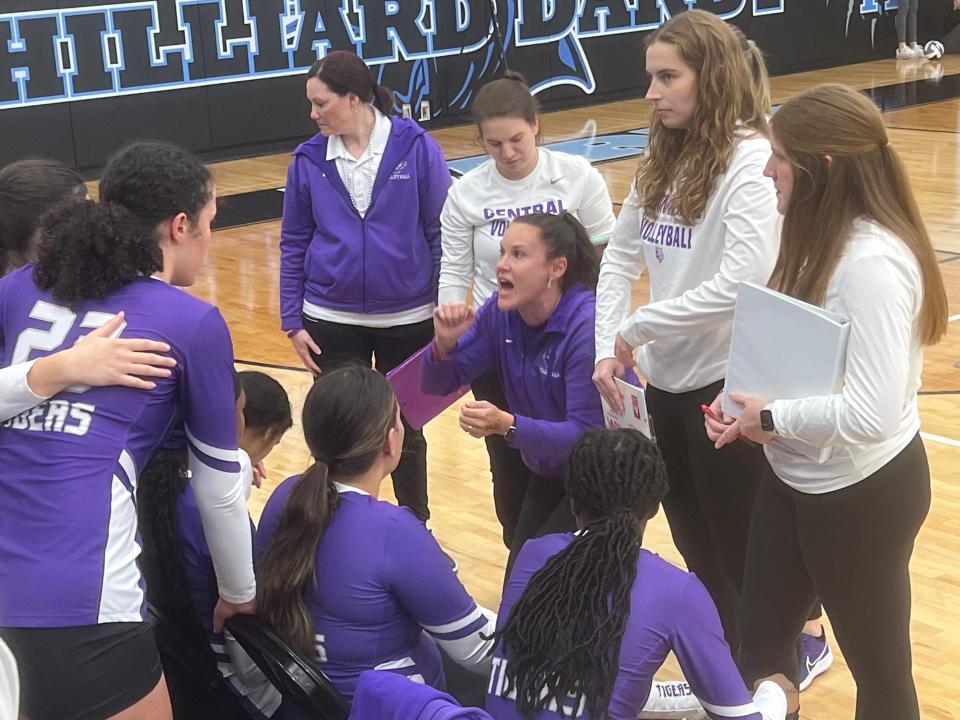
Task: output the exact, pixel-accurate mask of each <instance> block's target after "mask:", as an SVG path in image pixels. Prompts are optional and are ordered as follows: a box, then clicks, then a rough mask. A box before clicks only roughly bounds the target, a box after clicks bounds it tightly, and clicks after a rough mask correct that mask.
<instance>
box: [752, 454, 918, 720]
mask: <svg viewBox="0 0 960 720" xmlns="http://www.w3.org/2000/svg"><path fill="white" fill-rule="evenodd" d="M929 509H930V471H929V468H928V467H927V456H926V452H925V451H924V448H923V443H922V442H921V440H920V437H919V436H917V437H915V438H914V439H913V440H912V441H911V442H910V444H909V445H907V447H906V448H904V449H903V451H901V452H900V454H899V455H897V456H896V457H895V458H893V460H891V461H890V462H888V463H887V464H886V465H885V466H883V467H882V468H881V469H880V470H878V471H877V472H875V473H873V475H870V476H869V477H867V478H865V479H864V480H861V481H860V482H858V483H856V484H855V485H852V486H850V487H847V488H844V489H842V490H837V491H835V492H831V493H824V494H822V495H810V494H806V493H801V492H797V491H796V490H794V489H793V488H791V487H789V486H788V485H786V484H785V483H783V482H782V481H781V480H780V479H779V478H778V477H777V476H776V475H775V474H774V472H773V470H772V469H771V468H770V466H769V465H767V466H766V468H765V470H764V474H763V477H762V479H761V482H760V488H759V491H758V494H757V505H756V512H755V514H754V519H753V524H752V525H751V527H750V538H749V541H748V545H747V565H746V572H745V576H744V584H743V597H742V601H741V605H740V631H741V639H742V643H743V644H742V648H741V653H740V669H741V671H742V672H743V675H744V679H745V680H746V681H747V685H748V687H749V686H752V684H753V681H754V680H756V679H757V678H760V677H763V676H765V675H770V674H772V673H775V672H782V673H784V674H785V675H786V676H787V677H789V678H792V679H793V681H794V682H795V683H796V682H797V679H798V676H799V668H798V666H797V662H798V658H797V654H796V650H795V646H796V641H797V638H798V637H799V635H800V630H801V628H802V627H803V623H804V620H806V618H807V614H808V612H809V610H810V606H811V605H812V604H813V602H814V599H815V598H816V596H817V595H818V594H819V596H820V600H821V602H822V603H823V607H824V609H825V610H826V611H827V615H829V617H830V621H831V622H832V624H833V630H834V632H835V633H836V637H837V641H838V643H839V644H840V649H841V650H842V651H843V656H844V658H845V659H846V661H847V664H848V665H849V666H850V672H851V673H852V674H853V679H854V681H855V682H856V684H857V714H856V718H857V720H919V717H920V710H919V708H918V703H917V691H916V688H915V687H914V683H913V676H912V674H911V655H910V568H909V565H910V555H911V554H912V552H913V544H914V540H915V539H916V537H917V533H918V532H919V530H920V526H921V525H922V524H923V521H924V518H926V516H927V511H928V510H929Z"/></svg>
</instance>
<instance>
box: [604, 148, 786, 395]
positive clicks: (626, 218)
mask: <svg viewBox="0 0 960 720" xmlns="http://www.w3.org/2000/svg"><path fill="white" fill-rule="evenodd" d="M769 157H770V142H769V141H768V140H767V139H766V138H764V137H762V136H760V135H757V134H754V133H751V134H749V135H747V134H746V133H744V135H743V137H742V138H741V139H740V140H739V141H738V142H737V145H736V147H735V149H734V153H733V157H732V158H731V160H730V165H729V167H728V168H727V171H726V172H725V173H724V174H723V175H721V176H720V177H719V178H718V179H717V181H716V185H715V190H714V192H713V194H712V195H711V196H710V199H709V200H708V201H707V205H706V208H705V209H704V213H703V216H702V217H701V218H700V219H699V220H698V221H697V222H696V223H695V224H694V225H688V224H686V223H685V222H684V221H683V220H681V219H680V218H679V217H677V216H675V215H673V214H671V212H670V198H669V197H668V198H667V200H666V201H665V202H664V203H663V205H662V206H661V210H660V214H659V215H658V216H657V218H655V219H649V218H646V217H645V216H644V212H643V208H642V207H641V205H640V200H639V197H638V195H637V193H636V189H634V190H633V191H631V193H630V195H629V196H628V197H627V199H626V201H625V202H624V204H623V208H622V209H621V210H620V216H619V218H617V225H616V229H615V230H614V233H613V237H612V238H611V239H610V244H609V245H607V249H606V251H605V252H604V255H603V261H602V263H601V265H600V282H599V285H598V287H597V331H596V359H597V361H600V360H602V359H604V358H611V357H614V351H613V348H614V340H615V338H616V335H617V333H618V332H619V333H620V334H621V335H622V336H623V338H624V339H625V340H626V341H627V342H629V343H630V344H631V345H633V346H634V347H636V348H637V355H636V359H637V366H638V367H639V368H640V371H641V373H642V374H643V375H644V376H645V377H646V378H647V380H649V382H650V383H652V384H653V385H654V386H655V387H657V388H660V389H661V390H666V391H668V392H673V393H680V392H686V391H689V390H696V389H698V388H702V387H705V386H706V385H709V384H710V383H713V382H716V381H717V380H719V379H721V378H722V377H723V376H724V375H725V373H726V365H727V355H728V354H729V350H730V334H731V331H732V325H733V323H732V321H733V309H734V304H735V302H736V297H737V286H738V285H739V283H740V282H741V281H743V280H750V281H753V282H757V283H761V284H766V283H767V281H768V280H769V278H770V273H771V272H772V271H773V266H774V264H775V263H776V260H777V253H778V251H779V247H780V233H779V219H778V218H779V216H778V214H777V199H776V191H775V190H774V187H773V182H772V181H771V180H770V179H769V178H765V177H764V176H763V168H764V166H765V165H766V163H767V160H768V159H769ZM644 268H647V270H648V272H649V274H650V301H649V303H648V304H647V305H643V306H641V307H639V308H637V309H636V310H634V311H633V312H631V308H630V292H631V289H632V287H633V283H634V282H636V281H637V280H638V279H639V277H640V274H641V273H642V272H643V269H644Z"/></svg>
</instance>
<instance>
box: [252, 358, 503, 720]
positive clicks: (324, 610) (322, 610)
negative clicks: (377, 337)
mask: <svg viewBox="0 0 960 720" xmlns="http://www.w3.org/2000/svg"><path fill="white" fill-rule="evenodd" d="M303 431H304V437H305V438H306V441H307V446H308V447H309V448H310V452H311V453H312V455H313V457H314V460H315V462H314V464H313V465H311V466H310V468H309V469H308V470H307V471H306V472H305V473H304V474H303V475H299V476H294V477H291V478H288V479H286V480H284V481H283V483H281V484H280V486H279V487H277V489H276V491H274V493H273V495H271V497H270V499H269V500H268V501H267V504H266V507H265V508H264V510H263V515H262V516H261V518H260V526H259V528H258V530H257V538H256V544H255V549H256V555H257V575H258V578H259V597H258V606H259V612H260V613H261V614H262V615H263V616H264V617H266V618H267V619H268V620H269V621H270V622H271V623H273V624H274V625H275V626H276V627H277V628H279V629H280V630H281V631H282V632H283V633H284V634H285V635H286V637H287V639H288V640H289V641H290V642H291V643H292V644H293V645H294V646H295V647H296V648H297V649H298V650H300V651H301V652H303V653H304V654H306V655H307V656H309V657H316V658H317V662H318V664H319V666H320V668H321V669H322V670H323V671H324V672H325V673H326V674H327V676H328V677H329V678H330V680H331V682H333V684H334V685H335V686H336V687H337V689H338V690H340V692H342V693H343V694H344V695H346V696H347V697H351V696H352V695H353V691H354V687H355V685H356V682H357V678H358V677H359V676H360V673H362V672H363V671H364V670H372V669H379V670H391V671H393V672H396V673H399V674H401V675H406V676H408V677H411V678H413V679H416V680H417V681H418V682H423V683H426V684H428V685H431V686H433V687H436V688H439V689H441V690H442V689H444V686H445V674H444V668H443V661H442V657H441V650H442V651H443V652H444V653H446V655H447V656H448V657H449V658H450V659H451V660H452V661H454V662H455V663H456V664H457V665H459V666H460V667H462V668H465V669H467V670H469V671H472V673H473V675H474V677H475V680H476V682H474V683H473V684H474V686H475V687H476V688H478V689H479V688H482V686H483V684H484V677H485V676H486V675H487V674H489V671H490V659H489V657H488V655H489V650H490V648H491V643H490V641H488V640H485V639H484V638H485V637H486V636H489V635H490V634H491V633H492V632H493V627H494V622H495V617H494V615H493V613H491V612H490V611H488V610H485V609H484V608H482V607H480V606H478V605H477V604H476V603H475V602H474V601H473V598H471V597H470V595H469V593H467V591H466V590H465V589H464V587H463V585H462V584H461V583H460V581H459V580H458V579H457V576H456V574H455V573H454V572H453V570H452V569H451V568H450V565H449V563H448V561H447V559H446V557H445V556H444V554H443V551H442V550H441V549H440V546H439V545H438V544H437V541H436V539H435V538H434V537H433V535H432V534H430V532H429V531H428V530H427V529H426V527H424V525H423V523H422V522H420V521H419V520H417V518H416V516H415V515H414V514H413V513H412V512H411V511H410V510H408V509H407V508H405V507H397V506H396V505H393V504H391V503H387V502H383V501H380V500H379V499H378V498H379V495H380V486H381V484H382V483H383V479H384V478H385V477H386V476H387V475H388V474H389V473H390V472H391V471H392V470H393V468H395V467H396V465H397V462H398V461H399V459H400V452H401V448H402V446H403V432H404V430H403V424H402V423H401V422H400V414H399V407H398V405H397V400H396V398H395V397H394V395H393V390H392V389H391V387H390V383H389V382H388V381H387V379H386V378H385V377H384V376H383V375H380V374H379V373H377V372H376V371H374V370H372V369H369V368H365V367H359V366H348V367H344V368H341V369H338V370H333V371H329V372H325V373H323V374H322V375H320V377H319V379H318V380H317V381H316V382H315V383H314V385H313V387H312V388H311V390H310V392H309V394H308V395H307V399H306V402H305V403H304V408H303ZM467 689H468V688H464V690H467ZM450 691H451V692H452V693H454V694H457V691H456V690H455V689H454V688H450ZM284 707H285V706H284ZM285 717H286V716H285Z"/></svg>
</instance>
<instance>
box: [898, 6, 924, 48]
mask: <svg viewBox="0 0 960 720" xmlns="http://www.w3.org/2000/svg"><path fill="white" fill-rule="evenodd" d="M919 7H920V0H900V6H899V7H898V8H897V19H896V26H897V42H898V43H908V44H909V43H915V42H916V41H917V9H918V8H919Z"/></svg>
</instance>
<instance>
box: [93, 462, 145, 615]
mask: <svg viewBox="0 0 960 720" xmlns="http://www.w3.org/2000/svg"><path fill="white" fill-rule="evenodd" d="M110 491H111V492H110V495H111V497H110V524H109V526H108V528H107V546H106V548H105V549H104V553H103V584H102V586H101V588H100V611H99V614H98V616H97V622H98V623H108V622H142V621H143V616H142V615H141V614H140V611H141V607H142V606H143V600H144V598H143V590H142V589H141V587H140V569H139V568H138V567H137V556H138V555H139V554H140V546H139V545H138V544H137V510H136V507H135V506H134V503H133V497H132V496H131V495H130V491H129V490H127V488H126V487H124V485H123V483H122V482H121V481H120V478H118V477H117V476H116V475H114V476H113V482H112V484H111V488H110Z"/></svg>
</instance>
